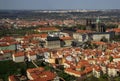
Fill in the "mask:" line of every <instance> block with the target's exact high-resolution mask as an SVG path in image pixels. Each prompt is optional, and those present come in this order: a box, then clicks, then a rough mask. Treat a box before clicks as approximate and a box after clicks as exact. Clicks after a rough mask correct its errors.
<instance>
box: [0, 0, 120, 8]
mask: <svg viewBox="0 0 120 81" xmlns="http://www.w3.org/2000/svg"><path fill="white" fill-rule="evenodd" d="M0 9H2V10H4V9H12V10H31V9H32V10H41V9H42V10H44V9H53V10H55V9H120V0H0Z"/></svg>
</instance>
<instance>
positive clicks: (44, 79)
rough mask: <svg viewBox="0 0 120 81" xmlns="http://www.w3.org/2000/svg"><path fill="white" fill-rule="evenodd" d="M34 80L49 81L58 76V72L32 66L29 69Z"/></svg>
mask: <svg viewBox="0 0 120 81" xmlns="http://www.w3.org/2000/svg"><path fill="white" fill-rule="evenodd" d="M27 71H28V72H29V73H30V75H31V77H32V78H33V79H34V81H49V80H53V79H54V78H55V77H56V74H54V73H52V72H50V71H44V68H42V67H39V68H32V69H28V70H27Z"/></svg>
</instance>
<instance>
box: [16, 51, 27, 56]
mask: <svg viewBox="0 0 120 81" xmlns="http://www.w3.org/2000/svg"><path fill="white" fill-rule="evenodd" d="M24 54H25V53H24V52H21V51H20V52H17V53H15V54H14V56H15V57H19V56H24Z"/></svg>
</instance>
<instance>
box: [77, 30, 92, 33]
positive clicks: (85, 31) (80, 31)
mask: <svg viewBox="0 0 120 81" xmlns="http://www.w3.org/2000/svg"><path fill="white" fill-rule="evenodd" d="M76 32H77V33H91V32H92V31H90V30H77V31H76Z"/></svg>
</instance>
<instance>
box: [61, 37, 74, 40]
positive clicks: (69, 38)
mask: <svg viewBox="0 0 120 81" xmlns="http://www.w3.org/2000/svg"><path fill="white" fill-rule="evenodd" d="M60 39H61V40H72V37H70V36H69V37H60Z"/></svg>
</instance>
